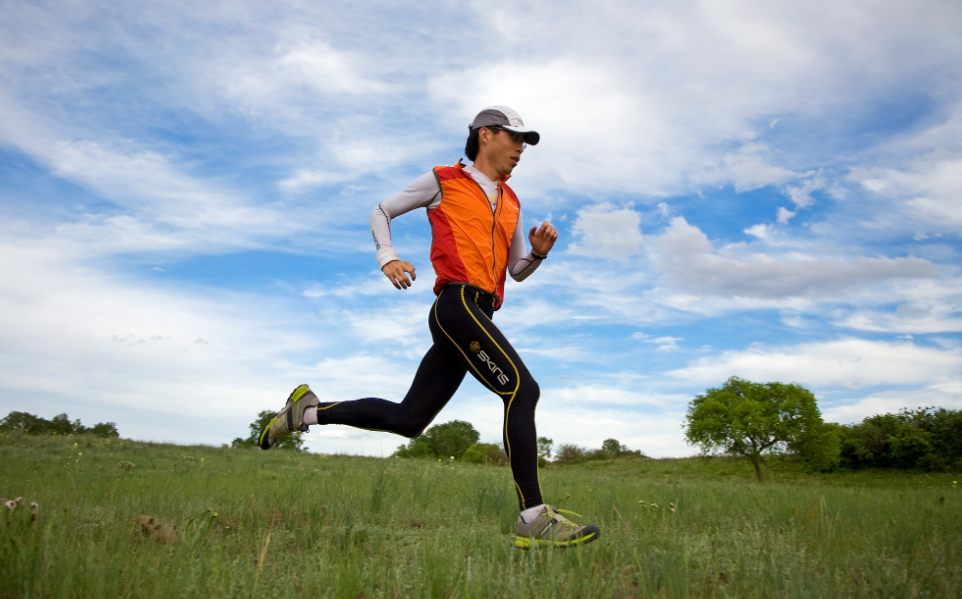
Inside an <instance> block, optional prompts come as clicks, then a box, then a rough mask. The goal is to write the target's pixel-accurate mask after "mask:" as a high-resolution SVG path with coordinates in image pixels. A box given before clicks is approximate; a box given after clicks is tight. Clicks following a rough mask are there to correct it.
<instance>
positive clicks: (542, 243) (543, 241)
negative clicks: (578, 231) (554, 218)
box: [528, 221, 558, 256]
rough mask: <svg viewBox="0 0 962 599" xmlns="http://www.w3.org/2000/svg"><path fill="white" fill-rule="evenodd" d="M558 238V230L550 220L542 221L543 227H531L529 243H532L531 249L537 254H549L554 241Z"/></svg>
mask: <svg viewBox="0 0 962 599" xmlns="http://www.w3.org/2000/svg"><path fill="white" fill-rule="evenodd" d="M557 240H558V230H557V229H555V228H554V227H552V226H551V225H550V224H548V221H544V222H543V223H541V227H540V228H538V227H531V230H530V231H528V243H530V244H531V251H533V252H534V253H535V254H541V255H542V256H547V255H548V252H550V251H551V248H553V247H554V242H555V241H557Z"/></svg>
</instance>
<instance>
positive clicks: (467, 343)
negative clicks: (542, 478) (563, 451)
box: [317, 283, 544, 509]
mask: <svg viewBox="0 0 962 599" xmlns="http://www.w3.org/2000/svg"><path fill="white" fill-rule="evenodd" d="M492 299H493V298H492V297H491V295H489V294H488V293H486V292H484V291H482V290H480V289H478V288H477V287H473V286H471V285H466V284H462V283H452V284H448V285H446V286H445V287H444V288H443V289H442V290H441V293H440V294H439V295H438V299H437V301H435V302H434V306H432V308H431V314H430V317H429V319H428V325H429V327H430V329H431V337H432V339H433V340H434V345H432V346H431V349H429V350H428V353H427V354H425V356H424V359H423V360H421V365H420V366H419V367H418V370H417V374H416V375H415V376H414V382H413V383H412V384H411V388H410V390H408V393H407V395H406V396H405V397H404V400H403V401H402V402H401V403H394V402H391V401H386V400H384V399H378V398H374V397H367V398H364V399H357V400H354V401H342V402H335V403H321V404H320V406H318V408H317V420H318V423H319V424H346V425H348V426H353V427H356V428H363V429H367V430H375V431H387V432H391V433H396V434H398V435H403V436H405V437H410V438H414V437H417V436H418V435H420V434H421V433H422V432H424V429H425V428H427V426H428V425H429V424H431V421H432V420H434V417H435V416H436V415H437V414H438V412H440V411H441V408H443V407H444V406H445V405H446V404H447V403H448V401H449V400H450V399H451V397H452V396H454V392H455V391H457V390H458V387H459V386H460V385H461V381H463V380H464V375H465V373H467V372H470V373H471V374H472V375H473V376H474V378H476V379H477V380H478V381H480V382H481V384H483V385H484V386H485V387H487V388H488V389H490V390H491V391H493V392H494V393H496V394H497V395H498V396H500V397H501V400H502V401H503V402H504V428H503V430H502V434H503V436H504V449H505V451H506V452H507V454H508V459H509V460H510V461H511V471H512V474H513V475H514V483H515V487H516V490H517V492H518V501H519V503H520V505H521V509H527V508H529V507H533V506H536V505H540V504H542V503H544V501H543V500H542V497H541V486H540V484H539V482H538V441H537V439H538V436H537V432H536V430H535V424H534V410H535V406H536V405H537V404H538V397H539V396H540V390H539V388H538V383H536V382H535V380H534V379H533V378H532V377H531V374H530V373H529V372H528V369H527V368H525V366H524V363H523V362H522V361H521V358H520V357H519V356H518V354H517V352H515V351H514V348H513V347H511V344H510V343H508V340H507V339H506V338H505V337H504V335H503V334H502V333H501V331H500V330H498V327H496V326H495V325H494V323H493V322H492V321H491V316H492V313H493V310H492Z"/></svg>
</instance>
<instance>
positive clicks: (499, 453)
mask: <svg viewBox="0 0 962 599" xmlns="http://www.w3.org/2000/svg"><path fill="white" fill-rule="evenodd" d="M461 461H464V462H469V463H472V464H488V465H491V466H507V465H508V454H507V453H505V452H504V449H502V448H501V446H500V445H497V444H495V443H475V444H474V445H472V446H471V447H469V448H467V450H465V452H464V455H463V456H461Z"/></svg>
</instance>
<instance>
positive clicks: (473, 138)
mask: <svg viewBox="0 0 962 599" xmlns="http://www.w3.org/2000/svg"><path fill="white" fill-rule="evenodd" d="M481 129H487V130H488V131H491V132H492V133H494V134H495V135H497V134H498V133H501V127H478V128H477V129H471V133H469V134H468V141H466V142H465V143H464V155H465V156H467V158H468V160H470V161H471V162H474V161H475V160H477V158H478V150H479V149H480V147H481V142H479V141H478V131H480V130H481Z"/></svg>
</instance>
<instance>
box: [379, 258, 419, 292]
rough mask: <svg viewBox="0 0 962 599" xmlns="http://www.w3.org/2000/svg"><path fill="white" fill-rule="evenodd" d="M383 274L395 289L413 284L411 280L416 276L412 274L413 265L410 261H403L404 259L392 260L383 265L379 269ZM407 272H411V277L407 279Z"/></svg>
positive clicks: (405, 287)
mask: <svg viewBox="0 0 962 599" xmlns="http://www.w3.org/2000/svg"><path fill="white" fill-rule="evenodd" d="M381 272H383V273H384V276H385V277H387V278H388V280H389V281H391V283H392V284H393V285H394V286H395V287H396V288H397V289H407V288H408V287H410V286H411V285H413V284H414V283H413V281H414V280H416V279H417V278H418V277H417V275H415V274H414V265H413V264H411V263H410V262H405V261H404V260H392V261H390V262H388V263H387V264H385V265H384V268H382V269H381ZM408 273H411V278H410V279H408Z"/></svg>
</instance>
